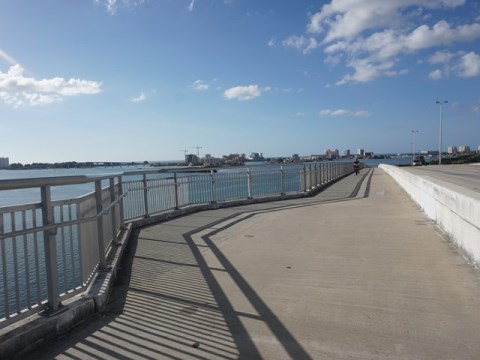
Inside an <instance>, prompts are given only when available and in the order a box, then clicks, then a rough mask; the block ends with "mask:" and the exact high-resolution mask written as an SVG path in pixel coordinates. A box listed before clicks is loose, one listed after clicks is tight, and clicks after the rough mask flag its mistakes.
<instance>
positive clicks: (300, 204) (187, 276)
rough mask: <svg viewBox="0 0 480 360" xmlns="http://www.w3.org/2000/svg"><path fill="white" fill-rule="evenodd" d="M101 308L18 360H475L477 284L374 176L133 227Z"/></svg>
mask: <svg viewBox="0 0 480 360" xmlns="http://www.w3.org/2000/svg"><path fill="white" fill-rule="evenodd" d="M126 255H127V256H126V257H125V259H124V261H123V263H122V265H121V266H122V269H121V270H120V272H119V276H118V279H117V284H116V286H115V287H114V290H113V293H112V295H111V302H110V304H109V306H108V311H107V312H105V313H102V314H97V315H95V316H94V317H93V318H92V319H90V320H89V321H88V322H87V323H84V324H83V325H81V326H79V327H78V328H76V329H75V330H73V331H72V332H71V333H70V334H67V335H65V336H63V337H62V338H60V339H57V340H56V341H55V342H52V343H51V344H48V346H46V347H44V348H42V349H40V350H38V351H36V352H35V353H33V354H31V355H29V356H26V357H24V359H29V358H31V359H52V358H56V359H92V358H95V359H225V360H226V359H275V360H277V359H456V360H459V359H480V276H479V272H478V270H476V269H474V268H473V267H472V266H470V265H468V264H467V263H466V262H465V260H464V258H463V257H462V256H461V254H460V253H458V251H457V250H456V249H455V248H454V247H453V246H452V244H451V243H449V242H448V241H447V239H446V238H445V237H444V236H443V235H442V233H441V232H440V231H439V230H438V229H437V227H436V225H435V224H434V223H432V222H431V221H430V220H429V219H428V218H427V217H426V216H425V215H424V214H423V213H422V212H421V211H420V210H419V209H418V208H417V207H416V205H415V204H414V203H413V202H412V201H411V200H410V198H409V197H408V196H407V195H406V193H404V192H403V190H402V189H401V188H400V187H399V186H398V185H397V184H396V183H395V182H394V181H393V180H392V179H391V178H390V177H389V176H388V175H386V174H385V173H384V172H383V170H380V169H363V170H362V172H361V173H360V175H359V176H355V175H352V176H349V177H347V178H345V179H343V180H341V181H339V182H338V183H335V184H333V185H331V186H330V187H328V188H327V189H325V190H324V191H323V192H321V193H320V194H318V195H317V196H315V197H311V198H306V199H297V200H286V201H279V202H272V203H264V204H255V205H248V206H242V207H236V208H225V209H218V210H212V211H205V212H199V213H196V214H192V215H188V216H185V217H182V218H178V219H174V220H171V221H166V222H163V223H159V224H156V225H153V226H149V227H145V228H142V229H139V230H138V231H137V232H136V233H135V234H134V235H133V237H132V238H131V242H130V246H129V248H128V249H127V253H126Z"/></svg>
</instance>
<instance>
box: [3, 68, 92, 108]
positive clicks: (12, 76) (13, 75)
mask: <svg viewBox="0 0 480 360" xmlns="http://www.w3.org/2000/svg"><path fill="white" fill-rule="evenodd" d="M100 87H101V83H99V82H96V81H89V80H81V79H73V78H72V79H69V80H66V79H64V78H61V77H54V78H51V79H40V80H36V79H34V78H31V77H26V76H25V75H24V69H23V68H22V67H21V66H20V65H18V64H17V65H13V66H11V67H10V68H9V69H8V71H7V72H6V73H3V72H1V71H0V98H1V99H2V100H3V101H4V102H6V103H7V104H12V105H14V106H15V107H20V106H25V105H45V104H50V103H53V102H57V101H61V100H62V99H63V97H65V96H77V95H88V94H97V93H99V92H100V91H101V89H100Z"/></svg>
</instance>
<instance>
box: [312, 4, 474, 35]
mask: <svg viewBox="0 0 480 360" xmlns="http://www.w3.org/2000/svg"><path fill="white" fill-rule="evenodd" d="M464 4H465V0H388V1H385V0H332V1H331V2H330V3H329V4H325V5H323V7H322V10H321V11H319V12H317V13H315V14H313V15H312V16H311V17H310V22H309V23H308V25H307V31H308V32H309V33H313V34H318V33H324V32H325V33H326V35H325V41H326V42H330V41H333V40H336V39H345V38H346V39H348V38H353V37H355V36H357V35H359V34H361V33H362V32H364V31H365V30H371V29H378V28H382V27H396V26H397V27H398V26H400V24H401V17H402V11H404V10H407V11H408V13H409V14H413V13H414V12H415V11H412V9H413V10H416V9H418V8H421V7H425V8H431V9H435V8H442V7H450V8H454V7H458V6H462V5H464Z"/></svg>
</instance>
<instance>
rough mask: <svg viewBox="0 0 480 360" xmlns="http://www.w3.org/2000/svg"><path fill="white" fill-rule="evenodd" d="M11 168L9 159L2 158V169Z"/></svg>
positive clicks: (0, 161) (0, 164) (0, 158)
mask: <svg viewBox="0 0 480 360" xmlns="http://www.w3.org/2000/svg"><path fill="white" fill-rule="evenodd" d="M9 166H10V161H9V159H8V157H0V168H7V167H9Z"/></svg>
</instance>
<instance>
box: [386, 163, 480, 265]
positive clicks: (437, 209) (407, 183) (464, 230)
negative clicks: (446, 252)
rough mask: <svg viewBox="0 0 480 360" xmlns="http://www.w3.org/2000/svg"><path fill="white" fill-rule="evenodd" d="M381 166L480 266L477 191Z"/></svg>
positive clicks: (478, 202) (479, 219)
mask: <svg viewBox="0 0 480 360" xmlns="http://www.w3.org/2000/svg"><path fill="white" fill-rule="evenodd" d="M379 167H380V168H381V169H383V170H384V171H385V172H386V173H387V174H389V175H390V176H391V177H392V178H393V179H394V180H395V181H396V182H397V183H398V184H399V185H400V186H401V187H402V188H403V189H404V190H405V191H406V192H407V193H408V194H409V195H410V197H411V198H412V199H413V201H415V202H416V203H417V204H418V205H419V206H420V207H421V208H422V209H423V211H425V213H426V214H427V216H428V217H429V218H430V219H432V220H434V221H435V222H436V223H437V224H438V226H440V228H441V229H442V230H443V231H444V232H445V233H446V234H447V235H448V236H449V237H450V238H451V240H452V241H453V242H454V243H455V244H456V245H457V246H458V247H459V248H461V249H462V250H463V251H464V252H465V254H466V255H467V256H468V257H469V258H471V259H472V260H473V261H474V262H475V264H476V265H477V266H480V199H479V197H478V194H477V193H475V192H473V191H471V190H468V189H465V188H462V187H459V186H456V185H454V184H451V183H446V182H443V181H441V180H437V179H430V178H429V177H426V176H422V177H421V176H416V175H414V174H412V173H410V172H408V171H405V170H403V169H402V168H399V167H397V166H392V165H384V164H382V165H380V166H379Z"/></svg>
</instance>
